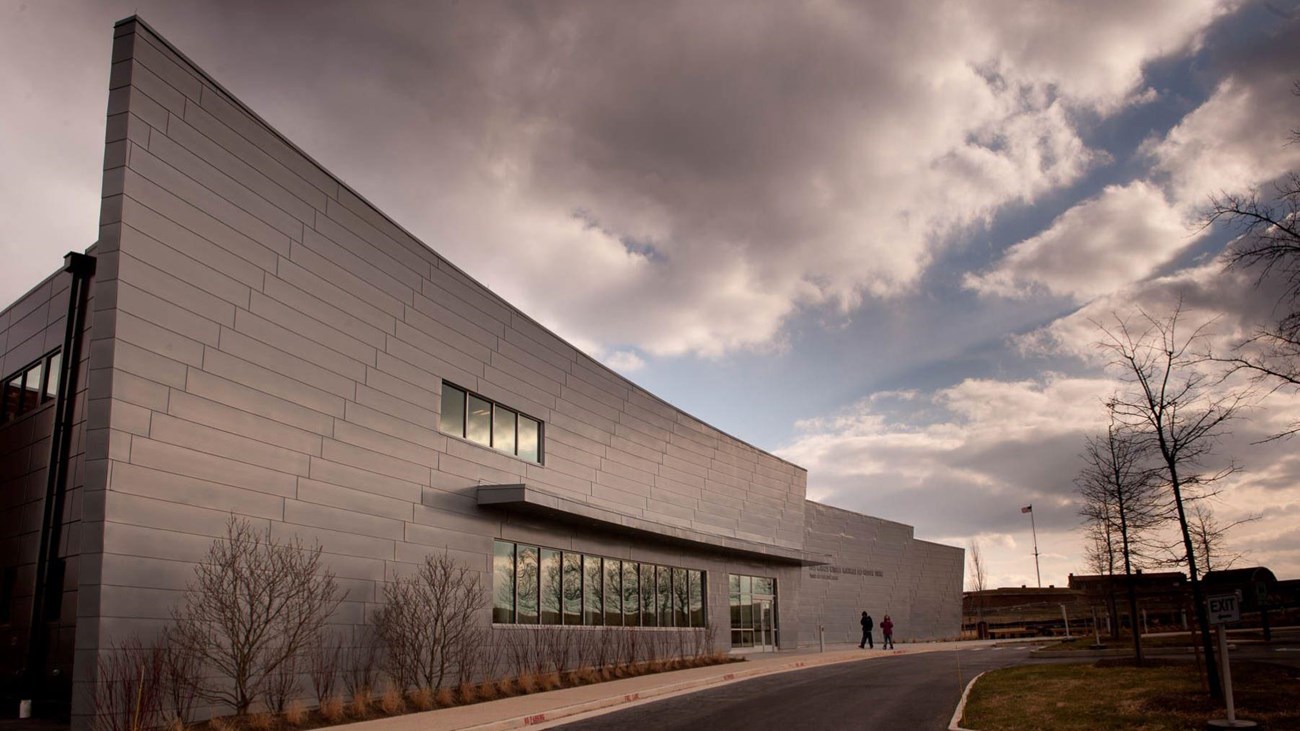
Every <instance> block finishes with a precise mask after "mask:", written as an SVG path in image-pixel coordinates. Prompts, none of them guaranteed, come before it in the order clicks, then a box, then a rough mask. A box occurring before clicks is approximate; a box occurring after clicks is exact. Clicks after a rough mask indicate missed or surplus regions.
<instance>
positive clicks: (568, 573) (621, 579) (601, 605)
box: [491, 538, 710, 629]
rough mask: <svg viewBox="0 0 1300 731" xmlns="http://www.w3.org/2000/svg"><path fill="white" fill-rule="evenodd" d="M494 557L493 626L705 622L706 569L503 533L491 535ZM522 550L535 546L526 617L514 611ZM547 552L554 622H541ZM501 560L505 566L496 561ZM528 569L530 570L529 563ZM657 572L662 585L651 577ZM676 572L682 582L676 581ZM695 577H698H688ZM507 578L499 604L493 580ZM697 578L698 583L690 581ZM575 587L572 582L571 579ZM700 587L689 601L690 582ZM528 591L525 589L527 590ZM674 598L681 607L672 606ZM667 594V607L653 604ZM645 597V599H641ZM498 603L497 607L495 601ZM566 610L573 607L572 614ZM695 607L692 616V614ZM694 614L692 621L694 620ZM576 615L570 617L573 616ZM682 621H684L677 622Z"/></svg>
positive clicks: (498, 591)
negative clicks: (554, 575)
mask: <svg viewBox="0 0 1300 731" xmlns="http://www.w3.org/2000/svg"><path fill="white" fill-rule="evenodd" d="M492 545H493V548H492V554H493V556H494V564H493V572H492V586H491V592H492V597H493V606H494V611H493V616H492V624H493V625H503V626H512V627H536V626H541V627H613V626H623V627H633V628H636V629H702V628H707V627H709V626H710V624H709V623H710V620H709V605H708V590H707V586H708V574H709V572H708V570H707V569H703V568H699V569H693V568H686V567H682V566H669V565H665V564H657V563H651V562H646V561H637V560H633V559H630V558H612V557H609V556H602V555H600V554H591V553H583V552H581V551H569V550H564V549H558V548H549V547H547V546H543V545H538V544H536V543H531V542H522V541H508V540H505V539H503V538H493V539H492ZM525 550H528V551H536V552H537V553H536V556H537V559H536V563H537V567H536V569H535V570H536V572H537V574H538V576H537V592H538V597H537V610H536V612H537V613H536V617H534V616H533V615H532V614H531V613H529V614H528V616H527V619H528V620H529V621H527V622H525V621H523V617H522V613H521V611H520V606H521V601H520V596H519V591H520V588H521V584H523V583H525V582H523V581H521V578H520V572H521V564H523V563H524V561H523V559H522V558H521V556H522V555H523V554H524V553H525ZM548 557H557V558H558V574H559V586H558V587H554V588H553V589H552V590H553V591H558V593H559V597H558V598H559V602H560V604H559V616H558V621H554V622H548V621H546V612H545V611H544V609H543V604H544V603H545V602H544V599H543V597H542V596H541V593H542V591H543V590H544V585H545V584H546V583H547V582H546V580H545V578H544V577H543V576H542V575H541V574H542V573H543V572H545V571H546V564H547V560H546V559H547V558H548ZM502 559H505V560H506V561H508V563H509V569H508V570H507V571H504V572H503V571H502V569H504V568H506V567H505V566H504V565H502V564H501V563H500V562H501V561H502ZM615 567H616V568H617V570H618V572H617V579H616V583H617V584H618V585H617V586H611V585H610V582H611V580H612V579H614V578H615V577H614V575H612V574H611V570H612V569H614V568H615ZM529 570H530V571H533V570H534V569H532V568H531V567H529ZM629 575H630V576H631V577H634V578H633V581H634V582H635V584H636V587H635V596H633V595H630V594H629V593H628V592H629V587H628V586H627V585H626V582H627V581H628V578H629ZM660 576H662V578H663V582H662V585H661V586H660V585H657V584H659V582H657V581H656V578H658V577H660ZM678 577H680V580H681V581H682V585H681V586H680V587H679V586H678V581H677V579H678ZM694 577H698V579H696V578H694ZM499 578H501V579H505V580H507V581H509V582H510V587H509V593H510V596H509V599H508V603H509V607H508V608H507V607H506V606H505V604H506V601H505V600H506V597H505V596H504V595H503V593H502V592H503V589H505V587H504V586H502V585H501V584H500V583H499V582H498V579H499ZM695 581H698V582H699V583H698V584H695V583H693V582H695ZM575 583H576V584H577V586H574V584H575ZM695 586H698V587H699V589H700V591H699V594H700V596H699V597H698V599H699V607H698V609H696V608H695V607H693V606H692V605H693V604H694V603H695V602H694V601H692V600H694V599H696V597H695V593H694V590H693V587H695ZM530 590H531V589H530ZM679 597H680V599H683V600H684V603H685V606H683V607H678V606H677V604H678V603H679ZM665 598H666V599H667V602H668V606H667V607H660V606H658V605H659V604H660V602H661V600H662V599H665ZM647 601H648V602H649V604H647ZM498 605H499V606H498ZM571 609H576V610H577V613H576V616H575V614H574V612H572V611H570V610H571ZM697 611H698V615H697ZM499 614H507V616H508V617H509V620H508V621H501V620H500V619H499ZM697 619H698V622H699V623H698V624H697V623H696V622H697ZM573 620H576V621H573ZM682 620H684V623H682Z"/></svg>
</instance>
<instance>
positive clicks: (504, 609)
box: [492, 541, 515, 624]
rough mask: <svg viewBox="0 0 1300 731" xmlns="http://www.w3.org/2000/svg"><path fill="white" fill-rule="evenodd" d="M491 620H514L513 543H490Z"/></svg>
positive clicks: (502, 621)
mask: <svg viewBox="0 0 1300 731" xmlns="http://www.w3.org/2000/svg"><path fill="white" fill-rule="evenodd" d="M492 585H493V591H492V621H493V622H499V623H503V624H513V623H514V621H515V544H513V543H505V542H503V541H495V542H493V544H492Z"/></svg>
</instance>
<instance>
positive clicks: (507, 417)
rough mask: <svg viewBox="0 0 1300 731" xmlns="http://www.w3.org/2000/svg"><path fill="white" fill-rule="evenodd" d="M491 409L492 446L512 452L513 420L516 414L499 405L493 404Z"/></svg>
mask: <svg viewBox="0 0 1300 731" xmlns="http://www.w3.org/2000/svg"><path fill="white" fill-rule="evenodd" d="M492 409H493V410H492V446H493V447H494V448H496V449H499V450H501V451H502V452H506V453H507V454H514V453H515V421H516V420H517V419H518V415H517V414H516V413H515V412H513V411H511V410H510V409H505V408H502V407H500V406H493V407H492Z"/></svg>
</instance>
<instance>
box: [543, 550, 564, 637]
mask: <svg viewBox="0 0 1300 731" xmlns="http://www.w3.org/2000/svg"><path fill="white" fill-rule="evenodd" d="M541 571H542V584H541V586H542V588H541V600H540V602H541V612H542V624H560V608H561V603H560V600H561V597H560V583H561V582H560V578H561V576H560V574H561V568H560V552H559V551H556V550H554V549H550V548H543V549H542V564H541Z"/></svg>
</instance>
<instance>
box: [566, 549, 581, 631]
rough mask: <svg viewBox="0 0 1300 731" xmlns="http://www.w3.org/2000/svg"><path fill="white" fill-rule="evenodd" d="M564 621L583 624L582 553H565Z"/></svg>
mask: <svg viewBox="0 0 1300 731" xmlns="http://www.w3.org/2000/svg"><path fill="white" fill-rule="evenodd" d="M563 587H564V623H565V624H582V554H580V553H569V552H567V551H566V552H565V553H564V581H563Z"/></svg>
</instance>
